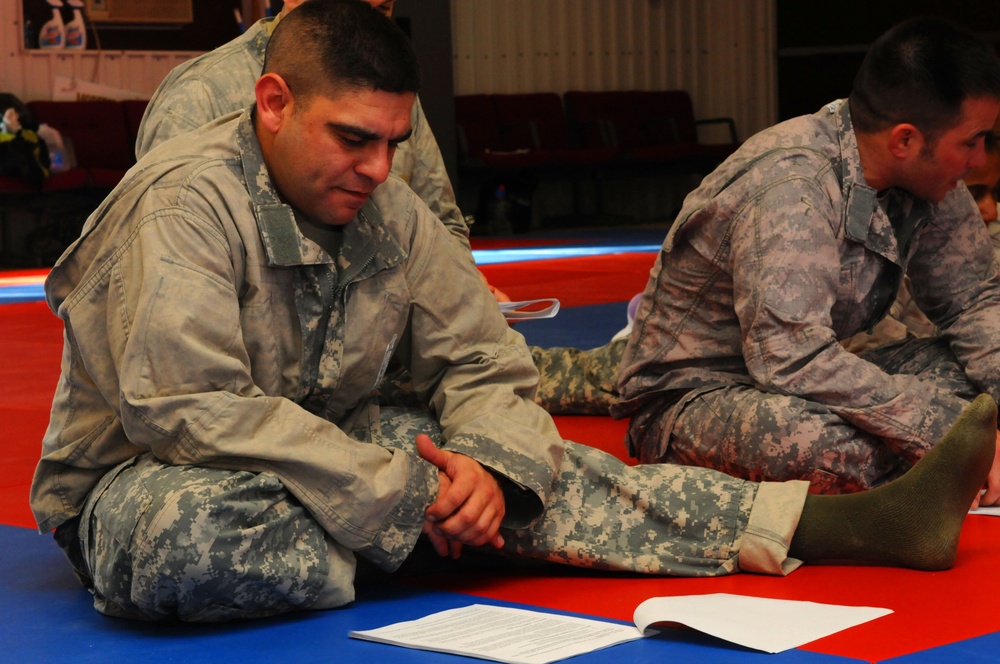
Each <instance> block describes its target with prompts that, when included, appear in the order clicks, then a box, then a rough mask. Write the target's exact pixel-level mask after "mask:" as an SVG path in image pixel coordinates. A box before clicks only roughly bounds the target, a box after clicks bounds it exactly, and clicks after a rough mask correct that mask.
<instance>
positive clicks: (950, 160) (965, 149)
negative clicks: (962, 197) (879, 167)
mask: <svg viewBox="0 0 1000 664" xmlns="http://www.w3.org/2000/svg"><path fill="white" fill-rule="evenodd" d="M998 112H1000V100H997V99H992V98H989V97H982V98H973V99H966V100H965V102H964V103H963V104H962V116H961V118H960V119H959V121H958V123H957V124H956V125H955V126H953V127H951V128H950V129H947V130H946V131H944V132H943V133H942V134H941V135H940V136H938V137H937V140H935V141H932V142H928V143H925V144H924V145H923V147H922V149H921V150H920V151H919V153H918V154H916V155H914V157H913V158H911V159H910V160H909V163H908V164H907V165H906V168H904V170H903V172H902V174H901V178H900V179H901V181H900V182H898V183H897V184H898V186H900V187H902V188H903V189H906V190H907V191H909V192H910V193H911V194H913V195H914V196H916V197H918V198H922V199H924V200H926V201H929V202H931V203H940V202H941V201H942V200H943V199H944V197H945V196H946V195H947V194H948V192H950V191H951V190H952V189H954V188H955V187H957V186H958V183H959V181H960V180H962V179H964V178H965V176H966V175H968V173H969V171H970V170H971V169H973V168H976V167H978V166H982V165H983V164H984V163H986V150H985V147H984V141H985V137H986V134H987V133H988V132H989V131H990V130H991V129H992V128H993V123H994V122H995V121H996V119H997V113H998Z"/></svg>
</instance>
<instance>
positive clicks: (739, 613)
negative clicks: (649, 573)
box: [634, 593, 892, 653]
mask: <svg viewBox="0 0 1000 664" xmlns="http://www.w3.org/2000/svg"><path fill="white" fill-rule="evenodd" d="M890 613H892V610H891V609H879V608H874V607H868V606H839V605H835V604H818V603H816V602H803V601H798V600H783V599H767V598H764V597H747V596H744V595H730V594H727V593H714V594H710V595H685V596H680V597H653V598H651V599H647V600H646V601H645V602H643V603H642V604H640V605H639V606H638V607H637V608H636V610H635V615H634V620H635V624H636V626H638V627H639V629H641V630H646V629H647V628H648V627H649V626H650V625H653V624H655V623H665V622H673V623H678V624H681V625H685V626H687V627H691V628H692V629H696V630H698V631H699V632H704V633H706V634H710V635H712V636H716V637H718V638H720V639H725V640H726V641H730V642H732V643H737V644H739V645H742V646H746V647H748V648H753V649H754V650H762V651H764V652H769V653H777V652H781V651H783V650H788V649H790V648H797V647H799V646H801V645H804V644H806V643H809V642H810V641H815V640H816V639H819V638H822V637H824V636H829V635H830V634H834V633H836V632H839V631H841V630H845V629H847V628H848V627H854V626H855V625H860V624H861V623H865V622H868V621H869V620H874V619H875V618H880V617H882V616H884V615H888V614H890Z"/></svg>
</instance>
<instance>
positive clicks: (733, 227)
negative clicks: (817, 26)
mask: <svg viewBox="0 0 1000 664" xmlns="http://www.w3.org/2000/svg"><path fill="white" fill-rule="evenodd" d="M998 111H1000V59H998V58H997V55H996V53H995V52H994V51H993V49H992V48H991V47H990V46H988V45H986V44H984V43H983V42H981V41H980V40H979V39H977V38H976V37H975V36H974V35H972V34H970V33H968V32H967V31H966V30H964V29H962V28H960V27H957V26H955V25H953V24H952V23H950V22H947V21H944V20H942V19H934V18H918V19H912V20H909V21H907V22H904V23H902V24H900V25H898V26H896V27H895V28H893V29H892V30H890V31H889V32H887V33H886V34H885V35H883V36H882V37H880V38H879V39H878V40H877V41H876V42H875V43H874V44H873V45H872V47H871V49H870V50H869V52H868V54H867V56H866V58H865V60H864V62H863V63H862V65H861V68H860V69H859V71H858V74H857V77H856V78H855V82H854V87H853V90H852V92H851V94H850V97H849V98H848V99H847V100H841V101H835V102H833V103H831V104H828V105H827V106H825V107H824V108H822V109H821V110H820V111H819V112H817V113H815V114H814V115H811V116H804V117H799V118H794V119H792V120H789V121H787V122H784V123H782V124H779V125H777V126H775V127H772V128H770V129H767V130H765V131H763V132H761V133H759V134H757V135H756V136H754V137H752V138H750V139H749V140H748V141H747V142H746V143H745V144H744V145H743V146H742V147H741V148H740V149H739V150H738V151H737V152H736V153H735V154H734V155H732V156H731V157H730V158H729V159H728V160H727V161H726V162H725V163H723V164H722V165H721V166H720V167H719V168H718V169H717V170H716V171H715V172H714V173H712V174H711V175H709V176H708V177H707V178H705V180H704V182H702V184H701V186H700V187H699V188H698V189H696V190H695V191H694V192H692V193H691V194H690V195H688V197H687V198H686V199H685V202H684V205H683V208H682V210H681V212H680V215H679V216H678V218H677V221H676V222H675V223H674V225H673V227H672V228H671V231H670V234H669V235H668V236H667V238H666V240H665V242H664V244H663V248H662V249H661V251H660V255H659V257H658V259H657V262H656V265H655V266H654V268H653V271H652V273H651V277H650V281H649V283H648V285H647V287H646V289H645V291H644V293H643V299H642V302H641V303H640V305H639V309H638V312H637V316H636V322H635V326H634V329H633V330H632V334H631V337H630V339H629V343H628V347H627V350H626V352H625V356H624V359H623V361H622V366H621V373H620V377H619V378H620V380H619V385H620V388H621V399H622V402H621V403H620V404H618V405H616V406H615V407H614V409H613V413H614V414H615V415H616V416H618V417H624V416H628V417H630V418H631V423H630V427H629V433H628V437H629V443H630V449H631V451H632V453H633V454H634V455H635V456H636V457H638V458H639V459H640V460H641V461H643V462H667V463H681V464H689V465H696V466H703V467H710V468H715V469H717V470H721V471H723V472H726V473H728V474H731V475H734V476H737V477H743V478H745V479H751V480H757V481H763V480H779V481H780V480H787V479H802V480H807V481H809V482H810V483H811V484H812V490H813V491H816V492H824V493H837V492H855V491H860V490H863V489H867V488H871V487H874V486H879V485H881V484H884V483H885V482H887V481H890V480H892V479H894V478H897V477H900V476H901V475H902V474H903V473H905V472H907V470H908V469H909V468H910V467H912V465H913V464H914V463H915V462H916V461H917V460H918V459H920V458H921V457H922V456H923V455H924V454H926V453H927V452H928V450H930V449H931V448H932V447H933V446H934V445H935V444H937V442H938V441H939V440H940V439H941V437H942V436H943V434H944V433H945V432H946V431H947V430H948V428H949V427H950V426H951V425H952V424H953V423H954V422H955V420H956V418H957V417H958V416H959V414H960V413H961V412H962V410H963V409H964V408H965V407H966V406H967V405H968V403H969V401H971V400H972V399H973V398H974V397H975V396H976V395H977V394H979V393H980V392H987V393H989V394H992V395H993V396H994V398H996V397H1000V276H998V274H997V263H996V259H995V257H994V255H993V247H992V243H991V242H990V237H989V234H988V233H987V230H986V226H985V225H984V224H983V218H982V216H981V215H980V213H979V211H978V209H977V207H976V202H975V201H974V200H973V198H972V196H970V195H969V192H968V190H967V189H966V188H965V187H964V186H962V185H961V180H962V178H963V177H964V176H965V175H966V174H967V173H968V172H969V170H970V169H971V168H974V167H976V166H979V165H982V164H983V163H985V151H984V141H985V138H986V136H987V135H988V134H989V133H990V131H991V129H992V127H993V125H994V122H995V121H996V119H997V113H998ZM904 274H905V275H907V276H909V278H910V283H911V285H912V292H913V297H914V300H915V302H916V304H917V305H918V306H919V308H920V310H921V311H923V312H924V313H925V314H927V316H928V317H929V318H930V320H931V321H933V323H934V324H935V325H937V327H938V328H939V329H940V331H941V333H940V335H939V336H936V337H933V338H928V339H910V340H906V341H903V342H901V343H899V344H896V345H892V346H883V347H880V348H875V349H873V350H870V351H867V352H865V353H864V354H863V355H861V356H859V355H855V354H853V353H850V352H848V351H847V350H846V349H845V348H844V347H843V346H841V344H840V343H839V342H840V341H841V340H843V339H847V338H849V337H851V336H852V335H854V334H855V333H857V332H859V331H861V330H870V329H871V328H872V326H874V325H875V324H876V323H878V322H879V320H881V319H882V318H883V317H884V316H885V315H886V314H887V313H888V311H889V309H890V306H891V305H892V303H893V301H894V299H895V296H896V293H897V292H898V290H899V286H900V282H901V280H902V279H903V276H904ZM997 450H998V453H997V461H996V462H995V463H994V465H993V468H992V471H991V473H990V478H989V482H988V487H987V492H986V493H985V495H984V497H983V503H984V504H987V505H991V504H996V503H998V502H1000V437H998V444H997Z"/></svg>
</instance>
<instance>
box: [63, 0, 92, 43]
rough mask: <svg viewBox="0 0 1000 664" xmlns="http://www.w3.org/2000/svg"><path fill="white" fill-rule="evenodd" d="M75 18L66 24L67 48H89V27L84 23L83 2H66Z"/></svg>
mask: <svg viewBox="0 0 1000 664" xmlns="http://www.w3.org/2000/svg"><path fill="white" fill-rule="evenodd" d="M66 4H68V5H69V6H70V7H72V8H73V18H72V19H70V22H69V23H67V24H66V48H75V49H84V48H87V25H86V23H84V21H83V0H66Z"/></svg>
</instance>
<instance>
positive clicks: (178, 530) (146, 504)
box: [94, 467, 330, 622]
mask: <svg viewBox="0 0 1000 664" xmlns="http://www.w3.org/2000/svg"><path fill="white" fill-rule="evenodd" d="M146 470H147V471H148V469H146ZM138 473H139V476H140V479H141V481H140V482H139V484H141V485H143V487H144V489H145V490H144V491H142V492H139V493H143V494H145V496H146V498H145V499H142V500H140V501H139V504H141V505H142V509H141V510H139V512H138V513H135V514H134V515H133V516H134V519H132V521H131V525H132V531H131V533H130V534H129V535H128V537H127V539H122V538H120V537H119V538H118V542H117V546H116V543H112V542H105V544H104V547H103V550H101V551H98V552H97V556H96V557H97V560H96V561H95V563H96V564H95V565H94V568H95V570H97V571H98V572H99V574H95V579H94V580H95V589H96V590H97V594H98V597H97V599H98V600H100V601H95V604H96V605H97V606H98V609H99V610H102V611H104V612H105V613H111V614H113V615H124V616H127V617H134V618H140V619H145V620H159V619H168V618H179V619H181V620H189V621H199V622H219V621H227V620H234V619H240V618H257V617H263V616H268V615H275V614H279V613H285V612H288V611H292V610H296V609H302V608H307V607H309V606H310V605H312V604H313V603H315V602H316V600H317V598H318V597H319V596H320V595H321V594H322V591H323V588H324V587H325V585H326V582H327V581H326V580H327V577H328V576H329V571H330V560H329V552H328V547H327V543H326V539H325V535H324V532H323V530H322V528H321V527H320V526H319V524H318V523H316V521H315V520H314V519H313V518H312V517H311V516H310V515H309V514H308V513H307V512H306V511H305V509H304V508H303V507H302V506H301V505H300V504H299V503H298V501H296V500H295V499H294V498H293V497H291V496H290V495H289V494H288V493H287V491H286V490H285V488H284V486H283V485H282V484H281V482H280V481H279V480H278V479H277V478H276V477H274V476H271V475H267V474H254V473H240V472H229V471H217V470H213V469H204V468H170V467H166V468H158V469H156V470H155V471H154V472H144V470H143V469H141V468H140V469H139V470H138ZM133 480H134V478H133ZM133 484H134V482H133ZM130 493H131V495H132V496H133V497H136V496H137V492H136V491H135V489H134V488H132V489H130ZM95 516H96V517H98V518H100V517H101V514H100V513H99V512H95ZM121 530H122V528H121V524H119V527H118V531H119V535H120V534H121Z"/></svg>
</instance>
